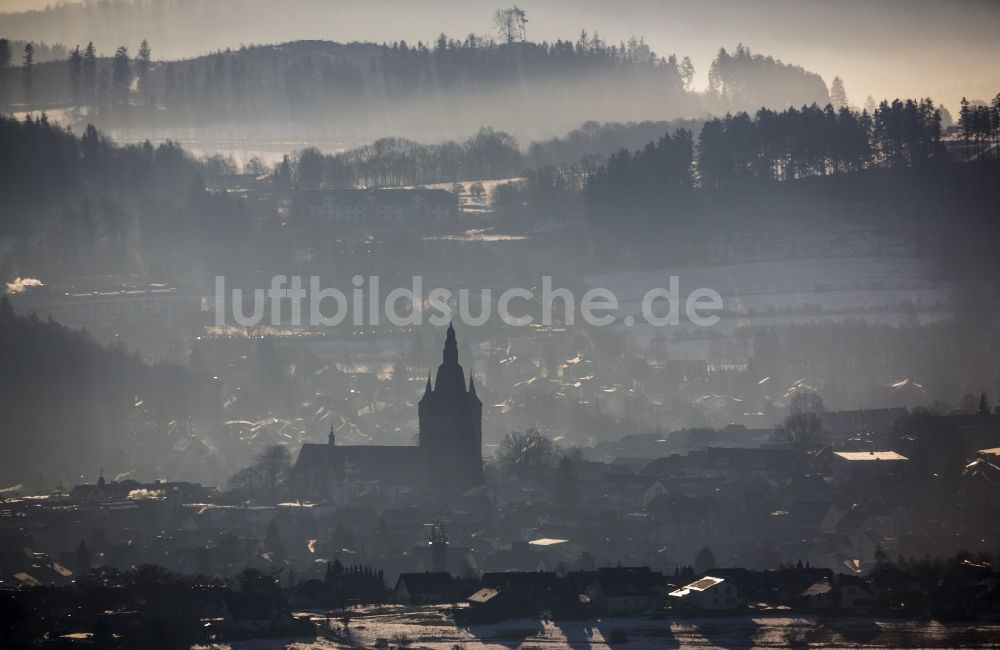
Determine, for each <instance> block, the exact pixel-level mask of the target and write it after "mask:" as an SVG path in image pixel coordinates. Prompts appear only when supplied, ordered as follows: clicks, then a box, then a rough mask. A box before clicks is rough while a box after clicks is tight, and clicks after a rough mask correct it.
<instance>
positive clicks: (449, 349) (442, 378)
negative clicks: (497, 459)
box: [418, 325, 483, 491]
mask: <svg viewBox="0 0 1000 650" xmlns="http://www.w3.org/2000/svg"><path fill="white" fill-rule="evenodd" d="M443 356H444V358H443V360H442V362H441V365H440V366H438V370H437V377H436V379H435V381H434V384H433V386H432V385H431V378H430V377H429V376H428V377H427V387H426V388H425V389H424V396H423V398H421V400H420V404H419V407H418V414H419V418H420V455H421V457H422V461H423V464H424V471H425V476H426V481H427V486H428V487H430V488H434V489H441V490H460V491H461V490H467V489H469V488H470V487H474V486H476V485H482V483H483V403H482V402H480V401H479V397H477V396H476V384H475V382H474V381H473V379H472V375H471V373H470V375H469V384H468V388H466V384H465V372H464V371H463V370H462V366H460V365H459V364H458V341H456V340H455V328H454V327H452V326H451V325H449V326H448V333H447V336H446V337H445V342H444V355H443Z"/></svg>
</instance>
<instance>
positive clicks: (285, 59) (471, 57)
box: [0, 14, 830, 135]
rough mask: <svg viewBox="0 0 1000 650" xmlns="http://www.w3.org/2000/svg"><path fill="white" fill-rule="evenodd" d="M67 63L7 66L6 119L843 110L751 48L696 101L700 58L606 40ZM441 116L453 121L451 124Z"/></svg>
mask: <svg viewBox="0 0 1000 650" xmlns="http://www.w3.org/2000/svg"><path fill="white" fill-rule="evenodd" d="M505 15H506V14H505ZM513 20H514V23H513V25H515V26H512V27H511V29H513V30H514V33H517V34H521V33H522V31H523V29H524V28H523V25H522V26H521V27H516V25H517V24H519V22H518V21H520V19H518V18H517V16H516V15H515V16H514V18H513ZM13 45H16V44H12V43H8V47H9V48H10V51H12V52H15V54H18V55H20V53H21V52H20V50H17V51H15V50H14V49H13ZM60 47H61V46H60ZM61 51H63V52H67V53H66V54H65V55H64V56H63V57H62V58H61V59H60V60H58V61H54V62H49V63H45V64H40V61H41V60H40V59H38V58H37V57H36V61H35V63H34V69H33V70H32V73H31V82H30V84H15V83H11V79H13V78H14V77H15V76H18V75H20V76H25V75H26V74H27V72H26V70H24V71H19V70H17V67H18V66H17V65H16V63H18V61H16V60H12V61H9V62H7V63H4V61H2V60H0V77H2V81H3V83H2V84H0V86H2V87H3V89H4V92H3V93H0V110H7V111H13V110H40V109H47V108H56V107H59V108H67V107H69V108H73V109H76V110H77V111H82V112H85V113H86V114H87V116H88V119H90V118H95V119H97V120H98V122H99V123H102V124H105V125H107V124H118V123H121V122H122V121H126V123H129V124H156V125H163V126H168V125H184V124H199V125H206V124H216V123H221V122H233V121H247V120H272V121H274V120H288V119H289V118H294V119H297V120H303V119H304V120H307V121H309V120H315V121H329V119H330V118H331V116H336V117H337V128H339V129H341V130H349V129H351V128H357V127H358V126H359V125H361V124H364V125H366V126H367V125H369V124H373V123H377V124H378V125H379V128H378V129H374V128H373V129H371V130H370V131H369V133H371V134H377V135H385V134H387V133H394V134H405V133H410V132H412V133H417V132H428V131H430V132H434V131H435V130H436V129H437V130H441V129H442V128H443V127H444V126H448V127H450V128H451V131H450V132H454V131H455V130H456V129H461V130H464V131H467V132H468V131H472V130H474V129H475V128H478V126H479V125H481V124H484V123H485V124H493V125H494V126H496V127H497V128H506V129H508V130H510V129H512V128H514V127H515V126H521V127H522V128H536V129H541V128H543V127H544V125H546V124H553V123H560V124H565V125H575V124H580V123H582V122H584V121H586V120H589V119H594V118H601V117H604V118H608V117H612V116H613V117H614V118H615V119H620V120H635V121H641V120H646V119H651V118H654V117H660V118H664V117H666V118H670V117H679V116H683V115H687V116H691V115H697V114H703V113H704V112H706V111H709V112H717V113H721V112H725V111H728V110H748V109H756V108H759V107H760V106H772V107H778V108H784V107H786V106H789V105H802V104H811V103H817V104H819V105H825V104H826V103H827V102H828V101H829V100H830V95H829V93H828V91H827V87H826V84H825V83H824V82H823V80H822V79H821V78H820V77H819V75H817V74H815V73H811V72H808V71H805V70H803V69H802V68H800V67H798V66H794V65H788V64H785V63H782V62H781V61H778V60H775V59H774V58H772V57H768V56H764V55H760V54H754V53H752V52H751V51H750V50H749V48H746V47H744V46H743V45H740V46H738V47H737V48H736V50H735V53H734V54H729V53H728V52H727V50H725V49H724V48H723V49H721V50H720V51H719V54H718V56H717V57H716V59H715V61H714V62H713V63H712V66H711V70H710V75H709V77H710V86H709V89H708V91H707V92H705V93H700V94H699V93H695V92H693V91H692V83H693V78H694V75H695V69H694V66H693V65H692V63H691V60H690V59H689V58H688V57H683V58H680V59H679V58H678V57H677V56H675V55H672V54H671V55H669V56H662V55H659V54H657V53H656V52H654V51H653V50H652V49H651V48H650V47H649V45H647V44H646V43H645V42H644V41H643V40H642V39H641V38H631V39H629V40H628V41H621V42H619V43H609V42H607V41H605V40H603V39H602V38H601V37H600V35H599V34H598V33H597V32H596V31H595V32H593V33H587V32H586V31H583V32H581V34H580V35H579V37H578V38H577V39H576V40H575V41H574V40H557V41H555V42H551V43H550V42H541V43H534V42H530V41H527V40H524V38H523V37H522V36H517V37H514V38H511V39H508V38H506V37H504V38H502V39H501V41H500V42H497V41H496V40H494V39H492V38H486V37H482V36H477V35H475V34H470V35H468V36H466V37H465V38H462V39H455V38H450V37H448V36H446V35H445V34H441V35H440V36H439V37H438V38H437V39H436V40H435V41H434V42H433V43H423V42H417V43H415V44H413V43H407V42H406V41H396V42H393V43H383V44H375V43H335V42H328V41H297V42H292V43H283V44H280V45H254V46H247V47H242V48H240V49H238V50H228V49H227V50H225V51H220V52H216V53H213V54H208V55H205V56H200V57H196V58H192V59H188V60H180V61H157V60H155V59H154V58H153V51H154V50H153V45H151V44H150V42H149V41H148V40H145V39H144V40H142V42H141V43H140V44H137V45H136V46H135V47H131V46H128V45H124V44H123V45H121V46H119V47H117V48H116V50H115V51H114V53H113V56H111V57H107V56H101V55H99V53H98V52H97V50H96V47H95V45H94V43H93V42H88V43H87V44H86V45H83V44H80V45H76V46H74V47H73V48H72V49H69V50H67V49H66V48H63V49H62V50H61ZM625 98H627V101H622V99H625ZM359 109H364V110H363V111H359ZM470 113H472V114H470ZM442 116H449V118H452V119H449V120H448V121H447V124H446V123H445V121H444V120H443V117H442ZM91 121H93V120H91ZM327 128H329V127H327Z"/></svg>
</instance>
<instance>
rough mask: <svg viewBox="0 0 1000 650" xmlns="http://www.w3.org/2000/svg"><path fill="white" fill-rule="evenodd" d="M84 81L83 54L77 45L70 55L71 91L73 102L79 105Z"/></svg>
mask: <svg viewBox="0 0 1000 650" xmlns="http://www.w3.org/2000/svg"><path fill="white" fill-rule="evenodd" d="M82 83H83V54H82V53H81V52H80V46H79V45H77V46H76V48H74V49H73V52H72V53H71V54H70V55H69V93H70V96H71V97H72V98H73V103H74V104H75V105H77V106H79V105H80V100H81V95H80V92H81V90H82V86H81V84H82Z"/></svg>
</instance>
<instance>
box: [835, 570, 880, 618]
mask: <svg viewBox="0 0 1000 650" xmlns="http://www.w3.org/2000/svg"><path fill="white" fill-rule="evenodd" d="M835 586H836V591H835V593H834V604H835V605H836V606H837V607H838V608H839V609H846V610H855V609H864V608H866V607H870V606H871V604H872V600H873V592H872V588H871V586H870V585H869V584H868V583H867V582H865V581H864V580H862V579H861V578H859V577H858V576H852V575H838V576H837V580H836V585H835Z"/></svg>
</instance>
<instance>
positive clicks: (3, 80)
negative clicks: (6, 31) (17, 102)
mask: <svg viewBox="0 0 1000 650" xmlns="http://www.w3.org/2000/svg"><path fill="white" fill-rule="evenodd" d="M12 57H13V53H12V52H11V47H10V41H9V40H7V39H6V38H0V106H6V105H7V101H8V99H7V74H8V70H10V62H11V59H12Z"/></svg>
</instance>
